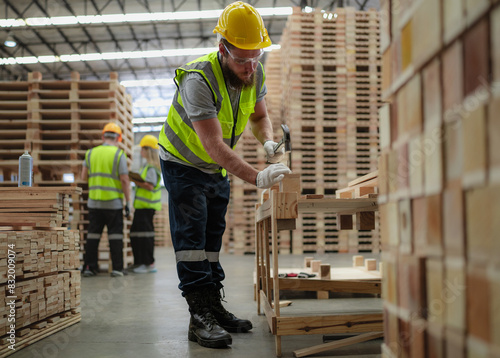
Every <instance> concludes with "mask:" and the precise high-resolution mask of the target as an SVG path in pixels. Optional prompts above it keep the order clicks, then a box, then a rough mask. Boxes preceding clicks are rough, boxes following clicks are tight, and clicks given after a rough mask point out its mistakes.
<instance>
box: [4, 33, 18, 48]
mask: <svg viewBox="0 0 500 358" xmlns="http://www.w3.org/2000/svg"><path fill="white" fill-rule="evenodd" d="M3 44H4V45H5V46H7V47H16V46H17V42H16V40H14V37H12V34H11V33H10V32H9V33H8V34H7V37H6V38H5V41H4V42H3Z"/></svg>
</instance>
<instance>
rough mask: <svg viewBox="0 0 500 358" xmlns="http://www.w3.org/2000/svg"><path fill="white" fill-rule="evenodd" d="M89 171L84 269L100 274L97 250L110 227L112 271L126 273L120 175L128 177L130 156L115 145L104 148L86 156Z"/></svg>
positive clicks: (102, 146) (104, 146)
mask: <svg viewBox="0 0 500 358" xmlns="http://www.w3.org/2000/svg"><path fill="white" fill-rule="evenodd" d="M83 165H84V166H86V167H87V168H88V184H89V199H88V203H87V206H88V209H89V226H88V233H87V241H86V245H85V267H86V266H89V267H90V268H91V269H92V270H95V271H98V247H99V241H100V239H101V235H102V231H103V229H104V226H106V227H107V231H108V240H109V247H110V251H111V259H112V262H113V270H117V271H121V270H123V213H122V210H123V197H124V194H123V189H122V184H121V181H120V174H127V173H128V169H127V156H126V154H125V153H124V152H123V150H121V149H119V148H117V147H116V146H113V145H108V144H103V145H100V146H98V147H95V148H92V149H89V150H88V151H87V152H86V153H85V161H84V163H83Z"/></svg>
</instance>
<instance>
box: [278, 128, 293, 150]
mask: <svg viewBox="0 0 500 358" xmlns="http://www.w3.org/2000/svg"><path fill="white" fill-rule="evenodd" d="M281 129H283V139H282V142H283V144H284V145H285V152H291V151H292V142H291V140H290V129H289V128H288V126H287V125H286V124H282V125H281Z"/></svg>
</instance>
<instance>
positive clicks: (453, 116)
mask: <svg viewBox="0 0 500 358" xmlns="http://www.w3.org/2000/svg"><path fill="white" fill-rule="evenodd" d="M462 53H463V48H462V42H461V41H460V40H458V41H456V42H454V43H453V44H452V45H451V46H450V47H448V48H447V49H445V50H444V53H443V57H442V63H443V65H442V66H443V67H442V70H443V72H442V74H443V83H446V86H444V87H443V111H444V120H445V121H447V122H450V121H453V120H457V119H459V118H460V116H459V113H457V112H456V107H455V106H460V105H461V104H462V101H463V86H464V84H463V58H462V56H463V55H462Z"/></svg>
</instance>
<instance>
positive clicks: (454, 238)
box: [443, 179, 465, 257]
mask: <svg viewBox="0 0 500 358" xmlns="http://www.w3.org/2000/svg"><path fill="white" fill-rule="evenodd" d="M443 242H444V248H445V253H446V255H447V256H451V257H461V256H462V257H463V256H464V255H465V216H464V194H463V192H462V182H461V180H459V179H457V180H454V181H450V182H448V183H447V185H446V187H445V189H444V192H443Z"/></svg>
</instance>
